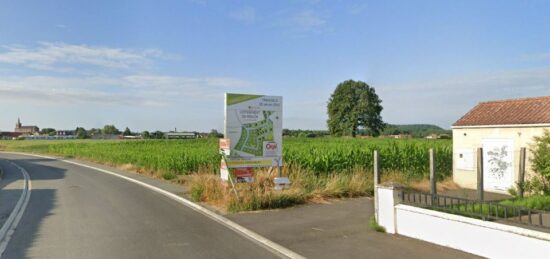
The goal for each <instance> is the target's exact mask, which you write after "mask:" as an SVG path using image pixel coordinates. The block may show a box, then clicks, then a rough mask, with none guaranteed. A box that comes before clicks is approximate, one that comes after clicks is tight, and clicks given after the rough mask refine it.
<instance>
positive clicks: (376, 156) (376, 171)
mask: <svg viewBox="0 0 550 259" xmlns="http://www.w3.org/2000/svg"><path fill="white" fill-rule="evenodd" d="M373 165H374V218H375V219H376V222H378V195H377V194H376V193H377V192H378V190H377V189H376V188H377V186H378V185H379V184H380V155H379V154H378V150H374V160H373Z"/></svg>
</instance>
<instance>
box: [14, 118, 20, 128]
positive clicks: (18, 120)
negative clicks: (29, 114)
mask: <svg viewBox="0 0 550 259" xmlns="http://www.w3.org/2000/svg"><path fill="white" fill-rule="evenodd" d="M15 128H16V129H19V128H21V120H20V119H19V117H17V123H16V124H15Z"/></svg>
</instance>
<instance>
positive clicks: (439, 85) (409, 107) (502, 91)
mask: <svg viewBox="0 0 550 259" xmlns="http://www.w3.org/2000/svg"><path fill="white" fill-rule="evenodd" d="M374 87H375V88H376V90H377V93H378V95H379V96H380V97H381V98H382V100H383V106H384V111H383V116H384V120H387V121H389V122H391V123H437V124H438V125H440V126H443V127H449V126H450V125H451V124H452V123H453V122H455V121H456V120H457V119H459V118H460V117H461V116H462V115H464V114H465V113H466V112H467V111H468V110H469V109H471V108H472V107H473V106H474V105H476V104H477V103H478V102H481V101H489V100H499V99H512V98H522V97H532V96H544V95H548V94H550V67H542V68H532V69H517V70H506V71H498V72H493V73H484V74H470V75H462V76H457V77H450V78H444V79H434V80H426V81H422V82H410V83H401V84H397V85H374Z"/></svg>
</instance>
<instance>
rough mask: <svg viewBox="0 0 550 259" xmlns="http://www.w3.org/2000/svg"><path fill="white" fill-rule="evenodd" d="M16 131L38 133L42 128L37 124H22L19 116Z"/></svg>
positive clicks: (30, 133) (28, 133) (29, 133)
mask: <svg viewBox="0 0 550 259" xmlns="http://www.w3.org/2000/svg"><path fill="white" fill-rule="evenodd" d="M14 131H15V132H16V133H22V134H27V135H37V134H38V133H39V131H40V129H39V128H38V127H37V126H23V125H21V120H19V118H17V123H15V130H14Z"/></svg>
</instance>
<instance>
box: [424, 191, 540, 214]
mask: <svg viewBox="0 0 550 259" xmlns="http://www.w3.org/2000/svg"><path fill="white" fill-rule="evenodd" d="M498 204H500V205H504V206H499V207H496V206H495V205H491V206H489V205H488V204H481V205H480V204H476V203H474V204H455V205H453V206H450V205H447V207H445V208H443V207H439V208H434V209H435V210H438V211H444V212H449V213H453V214H457V215H462V216H467V217H473V218H483V216H485V217H487V216H490V217H495V216H497V217H498V218H505V217H506V218H511V217H517V216H520V215H526V214H527V211H525V210H516V209H515V208H513V207H519V208H520V209H521V208H524V209H534V210H543V211H550V196H531V197H526V198H523V199H519V198H516V199H510V200H503V201H499V202H498ZM510 206H513V207H510Z"/></svg>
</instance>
